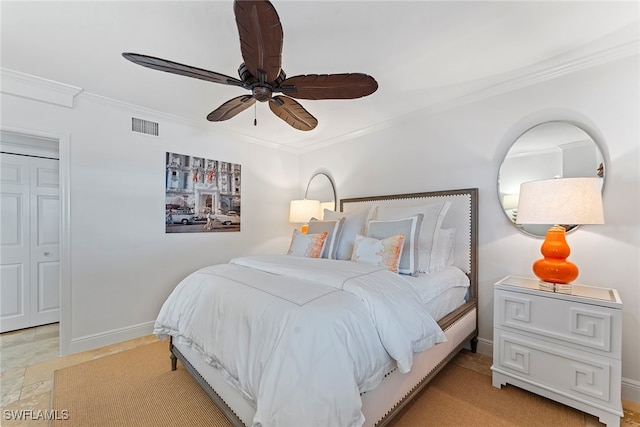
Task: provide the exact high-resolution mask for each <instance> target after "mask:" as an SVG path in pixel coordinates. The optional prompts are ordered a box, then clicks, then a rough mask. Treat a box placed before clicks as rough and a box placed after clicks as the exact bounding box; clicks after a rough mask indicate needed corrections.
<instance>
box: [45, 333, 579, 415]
mask: <svg viewBox="0 0 640 427" xmlns="http://www.w3.org/2000/svg"><path fill="white" fill-rule="evenodd" d="M52 409H54V410H56V411H58V412H57V413H61V414H66V415H65V417H59V418H67V419H59V420H55V421H54V422H53V424H52V425H53V426H54V427H71V426H73V427H75V426H82V427H92V426H123V427H124V426H126V427H137V426H149V427H152V426H153V427H158V426H189V427H198V426H212V427H230V426H231V424H230V423H229V422H228V421H227V420H226V419H225V418H224V416H223V415H222V413H221V412H220V411H219V410H218V409H217V408H216V406H215V405H214V404H213V403H212V402H211V400H210V399H209V397H208V396H207V394H206V393H205V392H204V391H203V390H202V389H201V388H200V386H199V385H198V383H196V381H195V380H194V379H193V378H192V377H191V376H190V375H189V374H188V372H187V371H186V370H185V369H184V368H183V367H182V366H181V364H180V363H178V370H177V371H173V372H172V371H171V365H170V361H169V349H168V344H167V343H166V342H155V343H152V344H148V345H143V346H140V347H137V348H134V349H132V350H127V351H123V352H121V353H118V354H114V355H111V356H106V357H103V358H100V359H96V360H92V361H90V362H85V363H82V364H79V365H75V366H71V367H69V368H65V369H61V370H58V371H56V372H55V374H54V386H53V402H52ZM63 411H65V412H63ZM392 425H393V426H403V427H404V426H411V427H416V426H438V427H442V426H527V427H530V426H563V427H571V426H576V427H577V426H580V427H583V426H584V417H583V415H582V413H581V412H579V411H576V410H574V409H571V408H568V407H566V406H564V405H560V404H558V403H555V402H553V401H551V400H548V399H545V398H542V397H539V396H536V395H534V394H531V393H528V392H526V391H523V390H520V389H518V388H516V387H512V386H506V387H503V388H502V389H496V388H494V387H493V386H492V385H491V378H490V377H489V376H487V375H483V374H480V373H477V372H474V371H471V370H469V369H466V368H464V367H462V366H459V365H456V364H455V363H451V364H449V365H448V366H447V367H446V368H445V369H444V370H443V371H442V372H441V373H440V374H438V376H437V377H436V378H435V379H434V380H433V381H432V382H431V384H429V386H428V387H427V388H426V390H424V392H423V393H421V395H420V396H419V398H417V399H416V400H415V401H414V402H413V403H412V404H411V405H410V406H409V407H408V408H407V410H406V411H404V412H403V413H402V414H401V415H400V416H399V417H398V418H397V419H396V420H395V421H394V422H393V424H392ZM296 427H304V426H303V424H301V425H300V426H296ZM329 427H333V426H329ZM336 427H337V426H336Z"/></svg>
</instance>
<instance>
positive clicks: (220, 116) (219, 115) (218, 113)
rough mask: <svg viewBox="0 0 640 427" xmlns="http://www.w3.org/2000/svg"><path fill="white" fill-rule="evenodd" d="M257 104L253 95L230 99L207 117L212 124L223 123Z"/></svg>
mask: <svg viewBox="0 0 640 427" xmlns="http://www.w3.org/2000/svg"><path fill="white" fill-rule="evenodd" d="M255 103H256V99H255V98H254V97H253V96H251V95H242V96H238V97H236V98H233V99H230V100H228V101H227V102H225V103H224V104H222V105H221V106H219V107H218V108H216V109H215V110H213V111H212V112H210V113H209V115H208V116H207V120H209V121H210V122H222V121H224V120H229V119H230V118H232V117H234V116H235V115H236V114H238V113H240V112H242V111H244V110H246V109H247V108H249V107H251V106H252V105H253V104H255Z"/></svg>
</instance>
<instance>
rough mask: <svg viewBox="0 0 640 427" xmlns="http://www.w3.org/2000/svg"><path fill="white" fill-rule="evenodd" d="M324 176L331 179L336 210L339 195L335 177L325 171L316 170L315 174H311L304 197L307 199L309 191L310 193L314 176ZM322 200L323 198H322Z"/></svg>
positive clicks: (334, 208)
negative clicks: (334, 180)
mask: <svg viewBox="0 0 640 427" xmlns="http://www.w3.org/2000/svg"><path fill="white" fill-rule="evenodd" d="M320 175H322V176H324V177H326V178H327V180H328V181H329V184H330V185H331V192H332V194H333V210H334V211H335V210H336V209H337V207H338V197H337V195H336V185H335V183H334V182H333V179H332V178H331V176H330V175H329V174H328V173H326V172H323V171H318V172H315V173H314V174H313V175H311V178H309V182H308V183H307V188H306V189H305V191H304V198H305V199H307V196H308V193H309V187H310V186H311V182H312V181H313V179H314V178H316V177H317V176H320ZM321 202H322V200H321Z"/></svg>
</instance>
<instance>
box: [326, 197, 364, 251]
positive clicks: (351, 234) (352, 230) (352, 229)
mask: <svg viewBox="0 0 640 427" xmlns="http://www.w3.org/2000/svg"><path fill="white" fill-rule="evenodd" d="M370 210H371V208H370V207H367V208H364V209H360V210H357V211H353V212H336V211H332V210H329V209H325V210H324V219H325V220H337V219H340V218H343V217H344V225H343V227H342V233H341V234H340V239H339V240H338V248H337V250H336V259H343V260H350V259H351V254H352V253H353V243H354V242H355V240H356V234H364V225H365V223H366V222H367V220H368V219H369V211H370Z"/></svg>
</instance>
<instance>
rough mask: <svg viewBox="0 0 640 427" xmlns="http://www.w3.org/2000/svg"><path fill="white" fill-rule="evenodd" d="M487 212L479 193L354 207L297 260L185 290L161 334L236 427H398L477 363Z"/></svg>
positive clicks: (308, 240) (346, 204) (206, 279)
mask: <svg viewBox="0 0 640 427" xmlns="http://www.w3.org/2000/svg"><path fill="white" fill-rule="evenodd" d="M477 204H478V194H477V189H475V188H473V189H461V190H447V191H438V192H426V193H411V194H401V195H388V196H374V197H361V198H349V199H342V200H341V202H340V211H339V212H325V218H324V220H323V221H317V223H316V222H311V223H310V224H309V232H308V234H307V235H305V236H302V237H300V238H299V239H298V237H297V235H296V232H294V236H293V238H292V243H291V247H290V249H289V252H291V253H290V254H289V255H264V256H252V257H239V258H236V259H234V260H231V262H230V263H229V264H222V265H218V266H210V267H205V268H203V269H201V270H198V271H197V272H194V273H193V274H192V275H190V276H189V277H187V278H185V280H183V281H182V282H181V283H180V284H178V286H177V287H176V289H175V290H174V291H173V293H172V294H171V295H170V296H169V298H168V299H167V301H166V302H165V304H164V305H163V308H162V310H161V312H160V314H159V316H158V319H157V321H156V324H155V327H154V333H156V334H157V335H158V336H160V337H161V338H165V337H169V339H170V341H169V349H170V353H171V365H172V370H175V369H176V366H177V361H178V360H179V361H180V362H181V363H182V364H183V365H184V366H185V368H186V369H187V370H188V371H189V373H190V374H191V375H192V376H193V377H194V378H195V379H196V380H197V381H198V383H199V384H200V385H201V386H202V388H203V389H204V390H205V391H206V392H207V394H208V395H209V396H210V397H211V399H212V400H213V401H214V402H215V403H216V405H217V406H218V407H219V408H220V409H221V411H222V412H223V414H224V415H225V416H226V417H227V419H228V420H229V421H230V422H231V424H232V425H234V426H238V427H241V426H255V427H270V426H273V425H277V426H288V425H309V426H311V425H318V426H320V425H344V426H354V427H359V426H367V427H368V426H384V425H387V424H389V423H390V422H391V420H392V419H393V417H394V416H396V415H397V414H398V413H400V412H401V411H402V409H403V408H404V407H405V406H406V404H407V403H408V402H409V401H411V399H412V398H414V397H415V396H416V395H417V394H418V393H419V392H420V390H422V389H423V387H424V386H425V385H426V384H427V383H428V382H429V381H430V380H431V379H432V378H433V377H434V376H435V375H436V374H437V373H438V372H439V371H440V370H441V369H442V367H444V366H445V365H446V363H448V362H449V361H450V360H451V359H452V358H453V357H454V356H455V355H456V354H457V353H458V352H459V351H460V350H461V349H462V348H463V347H465V346H468V347H469V348H470V349H471V350H472V351H473V352H475V351H476V347H477V330H478V329H477V324H478V322H477V321H478V305H477V295H478V293H477V268H476V258H477V254H476V253H477V212H478V207H477ZM329 226H330V227H329ZM327 227H329V228H327ZM322 229H325V230H330V232H329V234H328V237H327V233H326V232H323V233H315V232H314V230H316V231H317V230H322ZM398 230H400V231H403V232H402V233H399V232H398ZM405 230H406V231H405ZM319 236H322V239H324V240H323V243H322V246H321V248H320V249H318V247H315V251H316V252H318V251H319V252H318V253H316V254H315V255H312V256H311V257H308V256H306V255H308V253H305V256H296V255H300V254H298V253H295V251H296V250H297V249H295V244H296V242H300V241H302V242H305V244H306V246H304V247H305V249H306V250H307V252H309V251H310V250H311V249H313V248H314V246H313V244H312V243H313V241H315V240H318V239H320V237H319ZM399 236H402V237H401V238H400V237H399ZM301 239H304V240H301ZM318 241H319V240H318ZM316 243H317V242H316ZM382 247H384V248H385V249H384V253H385V256H384V257H383V258H384V259H383V261H380V259H379V257H380V253H381V252H383V251H382V250H378V249H380V248H382ZM427 247H428V248H429V249H428V250H425V248H427ZM371 248H374V249H375V250H374V251H373V252H372V249H371ZM376 248H377V249H376ZM292 251H293V252H292ZM376 251H377V252H376ZM320 254H321V255H322V256H326V257H327V258H320V257H319V256H320ZM291 255H293V256H291ZM316 256H318V258H315V257H316ZM371 257H373V258H371ZM376 257H378V258H376ZM332 258H334V259H332ZM372 259H373V261H374V262H371V260H372ZM376 262H377V264H376ZM394 268H395V270H393V269H394ZM400 272H402V273H400ZM236 293H237V294H236ZM203 301H206V302H205V303H203ZM225 322H228V323H225ZM229 325H231V327H230V326H229ZM293 396H295V399H292V397H293ZM301 420H303V421H301Z"/></svg>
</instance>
